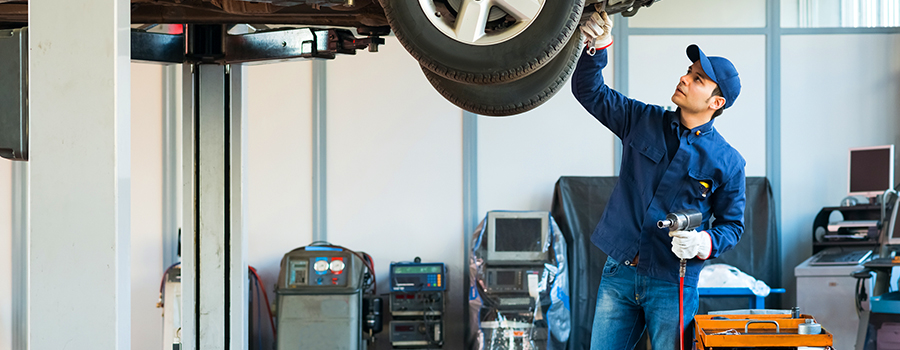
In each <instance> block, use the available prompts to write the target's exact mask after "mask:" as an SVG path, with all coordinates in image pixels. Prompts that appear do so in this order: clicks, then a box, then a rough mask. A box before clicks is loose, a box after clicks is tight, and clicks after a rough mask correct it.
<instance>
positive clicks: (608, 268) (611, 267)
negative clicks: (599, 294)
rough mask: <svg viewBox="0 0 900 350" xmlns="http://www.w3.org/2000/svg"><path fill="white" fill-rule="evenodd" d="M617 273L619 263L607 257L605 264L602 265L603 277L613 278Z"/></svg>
mask: <svg viewBox="0 0 900 350" xmlns="http://www.w3.org/2000/svg"><path fill="white" fill-rule="evenodd" d="M616 271H619V263H618V262H616V260H614V259H613V258H610V257H607V258H606V264H604V265H603V277H606V276H614V275H615V274H616Z"/></svg>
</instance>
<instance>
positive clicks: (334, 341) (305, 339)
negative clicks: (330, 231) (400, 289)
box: [275, 245, 381, 350]
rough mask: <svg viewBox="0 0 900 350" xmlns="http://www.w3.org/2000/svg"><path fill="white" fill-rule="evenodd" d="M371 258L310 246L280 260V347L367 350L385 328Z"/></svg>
mask: <svg viewBox="0 0 900 350" xmlns="http://www.w3.org/2000/svg"><path fill="white" fill-rule="evenodd" d="M372 271H374V269H373V268H372V260H371V259H370V258H369V257H368V255H366V254H365V253H358V252H355V251H352V250H349V249H347V248H343V247H340V246H332V245H324V246H306V247H300V248H297V249H294V250H292V251H290V252H288V253H287V254H285V255H284V258H282V260H281V271H280V273H279V275H278V284H277V285H276V290H275V294H276V299H275V300H276V310H277V313H276V319H277V321H278V337H277V339H276V343H277V348H278V349H310V350H334V349H346V350H365V349H366V345H367V344H366V340H370V339H371V337H372V334H374V333H377V332H379V331H380V330H381V329H380V328H381V319H380V316H381V310H380V305H381V300H380V299H377V298H371V297H370V295H369V294H370V293H367V291H368V290H369V289H370V287H371V285H372V282H374V279H375V277H374V274H373V273H372Z"/></svg>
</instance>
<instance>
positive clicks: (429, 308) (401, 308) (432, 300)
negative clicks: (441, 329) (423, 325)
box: [390, 291, 444, 316]
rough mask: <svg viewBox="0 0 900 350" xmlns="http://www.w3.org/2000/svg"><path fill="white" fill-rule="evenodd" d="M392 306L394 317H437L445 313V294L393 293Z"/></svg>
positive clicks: (436, 292)
mask: <svg viewBox="0 0 900 350" xmlns="http://www.w3.org/2000/svg"><path fill="white" fill-rule="evenodd" d="M390 305H391V315H394V316H421V315H428V316H437V315H440V314H442V313H443V312H444V292H442V291H427V292H415V293H404V292H393V293H391V298H390Z"/></svg>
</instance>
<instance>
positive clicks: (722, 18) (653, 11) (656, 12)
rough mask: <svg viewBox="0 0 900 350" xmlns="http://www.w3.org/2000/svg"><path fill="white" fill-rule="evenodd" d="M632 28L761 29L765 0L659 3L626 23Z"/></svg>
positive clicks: (643, 10) (669, 1)
mask: <svg viewBox="0 0 900 350" xmlns="http://www.w3.org/2000/svg"><path fill="white" fill-rule="evenodd" d="M628 26H629V27H633V28H762V27H765V26H766V1H765V0H730V1H722V0H662V1H658V2H655V3H653V5H652V6H650V7H642V8H640V10H638V13H637V15H635V16H634V17H631V18H630V19H629V20H628Z"/></svg>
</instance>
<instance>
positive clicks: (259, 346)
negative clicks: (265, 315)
mask: <svg viewBox="0 0 900 350" xmlns="http://www.w3.org/2000/svg"><path fill="white" fill-rule="evenodd" d="M253 279H254V280H255V281H256V320H257V322H256V345H257V349H259V350H262V299H263V298H262V295H261V294H260V293H262V291H261V289H260V288H259V286H260V285H261V284H262V282H261V281H260V280H259V278H256V275H253ZM266 307H268V305H267V306H266Z"/></svg>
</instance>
